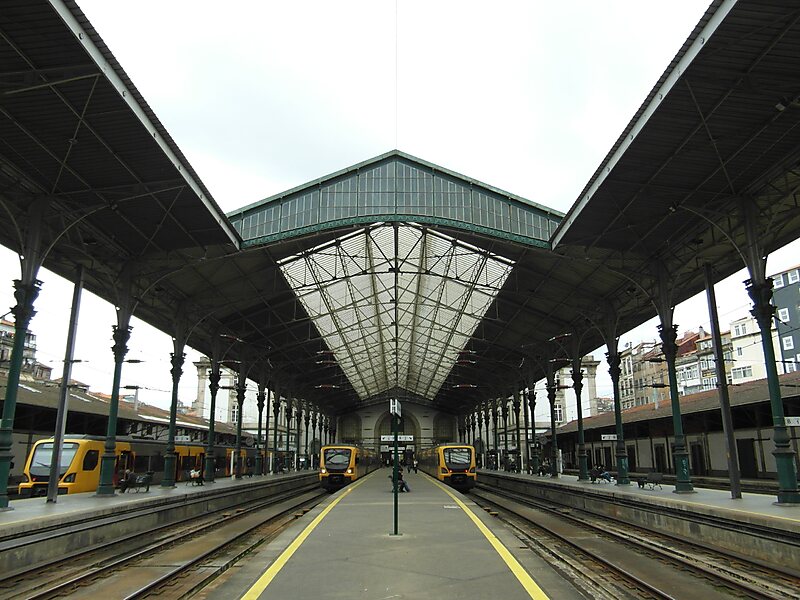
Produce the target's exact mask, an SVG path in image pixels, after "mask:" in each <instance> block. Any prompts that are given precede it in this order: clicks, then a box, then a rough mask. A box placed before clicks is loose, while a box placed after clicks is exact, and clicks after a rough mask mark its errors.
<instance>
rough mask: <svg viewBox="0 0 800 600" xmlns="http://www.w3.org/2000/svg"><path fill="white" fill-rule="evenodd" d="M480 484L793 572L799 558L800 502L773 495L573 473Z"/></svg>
mask: <svg viewBox="0 0 800 600" xmlns="http://www.w3.org/2000/svg"><path fill="white" fill-rule="evenodd" d="M478 483H479V484H482V485H486V486H488V487H489V488H492V489H495V490H503V491H506V492H511V493H514V494H518V495H521V496H524V497H526V498H533V499H541V500H544V501H547V502H553V503H557V504H560V505H562V506H564V507H566V508H575V509H579V510H584V511H587V512H591V513H593V514H596V515H601V516H606V517H608V518H609V519H619V520H622V521H625V522H627V523H630V524H633V525H638V526H642V527H643V528H652V529H655V530H657V531H661V532H663V533H665V534H668V535H675V536H679V537H681V538H683V539H694V540H698V541H699V542H702V543H703V544H705V545H708V546H712V547H715V548H719V549H722V550H727V551H731V552H736V553H741V554H743V555H746V556H748V557H750V558H754V559H757V560H762V561H764V562H766V563H768V564H776V565H786V566H790V567H792V568H795V567H796V565H797V561H798V556H800V504H778V503H777V502H776V498H775V496H774V495H767V494H754V493H743V494H742V497H741V498H737V499H733V498H731V495H730V491H729V490H720V489H708V488H694V491H693V492H690V493H675V486H674V485H669V484H666V483H662V484H661V485H660V486H659V485H656V486H655V487H653V488H652V489H651V488H650V487H649V486H646V487H644V488H641V487H639V486H638V485H637V483H636V482H635V481H632V482H631V483H630V484H629V485H617V484H616V481H613V482H610V483H608V482H601V481H598V482H596V483H591V482H589V481H579V480H578V478H577V476H574V475H561V476H559V477H557V478H551V477H548V476H544V477H540V476H537V475H526V474H520V473H506V472H503V471H492V470H479V471H478Z"/></svg>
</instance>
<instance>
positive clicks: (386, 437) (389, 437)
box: [381, 434, 414, 442]
mask: <svg viewBox="0 0 800 600" xmlns="http://www.w3.org/2000/svg"><path fill="white" fill-rule="evenodd" d="M381 441H382V442H393V441H394V436H393V435H382V436H381ZM397 441H398V442H413V441H414V436H413V435H404V434H398V436H397Z"/></svg>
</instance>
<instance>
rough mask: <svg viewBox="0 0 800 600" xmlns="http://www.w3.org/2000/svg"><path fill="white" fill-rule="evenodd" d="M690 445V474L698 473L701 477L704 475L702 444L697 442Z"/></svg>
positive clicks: (704, 460) (704, 465) (704, 462)
mask: <svg viewBox="0 0 800 600" xmlns="http://www.w3.org/2000/svg"><path fill="white" fill-rule="evenodd" d="M689 446H690V448H689V449H690V452H691V454H692V465H691V469H692V474H694V475H698V476H700V477H703V476H704V475H706V473H707V471H706V458H705V452H703V445H702V444H698V443H692V444H690V445H689Z"/></svg>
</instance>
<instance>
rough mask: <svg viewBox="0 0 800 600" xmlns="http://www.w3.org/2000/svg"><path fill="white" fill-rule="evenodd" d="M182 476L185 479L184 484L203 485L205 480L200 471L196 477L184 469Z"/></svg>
mask: <svg viewBox="0 0 800 600" xmlns="http://www.w3.org/2000/svg"><path fill="white" fill-rule="evenodd" d="M183 477H184V479H185V480H186V485H203V483H204V481H205V479H204V477H203V474H202V473H200V475H199V476H197V477H192V474H191V472H190V471H184V474H183Z"/></svg>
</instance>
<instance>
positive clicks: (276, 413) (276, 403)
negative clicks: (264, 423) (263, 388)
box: [272, 387, 281, 474]
mask: <svg viewBox="0 0 800 600" xmlns="http://www.w3.org/2000/svg"><path fill="white" fill-rule="evenodd" d="M280 415H281V394H280V390H279V389H278V388H277V387H276V388H275V397H274V398H273V400H272V416H273V417H274V421H275V431H274V433H273V438H272V472H273V473H275V474H277V473H278V418H279V417H280Z"/></svg>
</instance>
